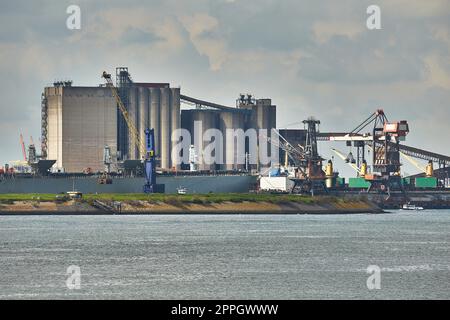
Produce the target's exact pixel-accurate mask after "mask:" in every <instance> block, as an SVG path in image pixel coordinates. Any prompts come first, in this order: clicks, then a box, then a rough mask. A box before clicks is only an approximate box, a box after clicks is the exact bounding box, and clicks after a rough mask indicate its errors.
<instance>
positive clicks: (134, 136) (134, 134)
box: [102, 71, 145, 154]
mask: <svg viewBox="0 0 450 320" xmlns="http://www.w3.org/2000/svg"><path fill="white" fill-rule="evenodd" d="M102 78H104V79H105V81H106V86H107V87H109V88H110V89H111V92H112V95H113V97H114V98H115V99H116V101H117V107H118V108H119V110H120V112H121V114H122V116H123V118H124V120H125V122H126V124H127V126H128V130H129V131H130V134H129V136H130V139H131V141H132V143H134V144H135V145H136V146H137V147H138V149H139V152H140V154H145V145H144V143H143V142H142V141H141V139H140V135H139V132H138V130H137V129H136V126H135V124H134V123H133V121H132V120H131V118H130V115H129V113H128V110H127V108H126V107H125V105H124V104H123V102H122V99H121V98H120V96H119V92H118V91H117V88H116V87H115V86H114V83H113V81H112V78H111V74H109V73H107V72H106V71H103V74H102Z"/></svg>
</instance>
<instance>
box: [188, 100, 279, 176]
mask: <svg viewBox="0 0 450 320" xmlns="http://www.w3.org/2000/svg"><path fill="white" fill-rule="evenodd" d="M183 97H184V99H189V100H190V102H193V103H196V104H197V105H204V106H206V107H209V109H201V108H199V109H192V110H183V111H182V113H181V119H182V121H181V127H182V128H183V129H187V130H188V131H189V132H190V133H191V143H192V145H194V147H195V149H196V153H197V154H196V156H197V159H198V161H197V162H198V166H197V168H198V170H206V171H212V170H226V171H230V170H244V169H245V168H246V165H245V164H246V154H248V153H249V151H250V147H249V139H248V137H247V139H246V140H245V143H244V144H245V145H244V146H243V145H242V143H241V144H240V145H238V140H237V139H236V136H234V135H230V134H227V133H228V132H227V131H228V130H231V131H233V132H236V130H242V131H243V132H247V130H249V129H255V130H256V132H257V133H259V131H258V130H260V129H266V130H267V136H268V137H270V133H271V130H272V129H274V128H276V106H274V105H272V101H271V100H270V99H260V100H255V99H251V101H250V100H246V103H245V104H242V105H241V104H239V103H238V104H237V108H229V107H224V106H220V105H217V104H213V103H207V102H205V101H200V100H196V99H192V98H189V97H185V96H183ZM249 101H250V102H249ZM196 129H197V131H198V130H200V132H197V135H195V134H194V133H195V132H196ZM209 129H218V130H219V131H220V132H221V133H222V137H223V139H222V141H216V142H215V143H216V149H215V158H216V159H221V160H222V161H221V162H220V163H212V164H210V163H205V161H204V160H205V157H204V155H203V154H202V151H203V150H205V147H206V146H208V145H209V144H211V143H212V142H214V141H213V140H212V139H205V137H204V135H205V133H206V132H207V130H209ZM265 138H267V137H265ZM263 144H264V146H263ZM261 147H264V150H268V151H269V155H270V152H272V150H273V148H271V145H270V143H269V142H268V141H267V140H265V141H258V142H257V146H255V149H254V151H255V150H256V153H257V154H256V155H255V154H252V155H251V156H253V159H255V158H257V159H259V149H260V148H261ZM219 154H220V155H219ZM277 160H278V157H277ZM263 167H264V166H261V165H260V163H258V160H256V163H254V164H253V165H251V164H250V166H248V169H261V168H263Z"/></svg>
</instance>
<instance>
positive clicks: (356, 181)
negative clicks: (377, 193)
mask: <svg viewBox="0 0 450 320" xmlns="http://www.w3.org/2000/svg"><path fill="white" fill-rule="evenodd" d="M370 185H371V184H370V182H369V181H366V179H364V178H350V179H348V187H349V188H359V189H362V188H364V189H367V188H369V187H370Z"/></svg>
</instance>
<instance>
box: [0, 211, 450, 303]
mask: <svg viewBox="0 0 450 320" xmlns="http://www.w3.org/2000/svg"><path fill="white" fill-rule="evenodd" d="M72 265H74V266H78V267H79V268H80V271H81V276H80V278H79V279H80V282H79V284H80V288H79V289H69V287H70V288H73V284H76V283H77V282H76V281H75V282H74V281H73V279H75V278H76V277H75V278H74V277H73V276H72V277H71V278H70V279H71V280H72V281H69V287H68V286H67V283H66V282H67V279H68V278H69V275H68V274H67V268H68V267H69V266H72ZM369 265H375V266H378V267H379V269H380V289H373V290H369V289H368V287H367V278H368V277H369V276H371V274H368V273H367V268H368V266H369ZM75 276H76V275H75ZM449 298H450V211H449V210H441V211H437V210H436V211H432V210H430V211H422V212H400V211H396V212H393V213H392V214H382V215H370V214H358V215H260V216H258V215H198V216H182V215H175V216H164V215H157V216H21V217H17V216H0V299H449Z"/></svg>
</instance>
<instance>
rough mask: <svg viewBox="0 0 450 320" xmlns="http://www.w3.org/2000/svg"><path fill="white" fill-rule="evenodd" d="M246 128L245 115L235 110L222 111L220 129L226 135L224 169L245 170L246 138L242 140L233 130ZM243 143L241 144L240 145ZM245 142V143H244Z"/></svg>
mask: <svg viewBox="0 0 450 320" xmlns="http://www.w3.org/2000/svg"><path fill="white" fill-rule="evenodd" d="M238 129H242V130H244V129H245V115H244V114H242V113H235V112H226V111H222V112H220V131H221V132H222V134H223V137H224V164H223V165H222V166H221V169H222V170H243V169H244V168H245V139H244V140H243V141H240V140H238V139H236V138H235V136H234V134H233V135H231V131H233V132H236V130H238ZM239 144H241V145H239ZM242 144H243V145H242Z"/></svg>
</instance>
